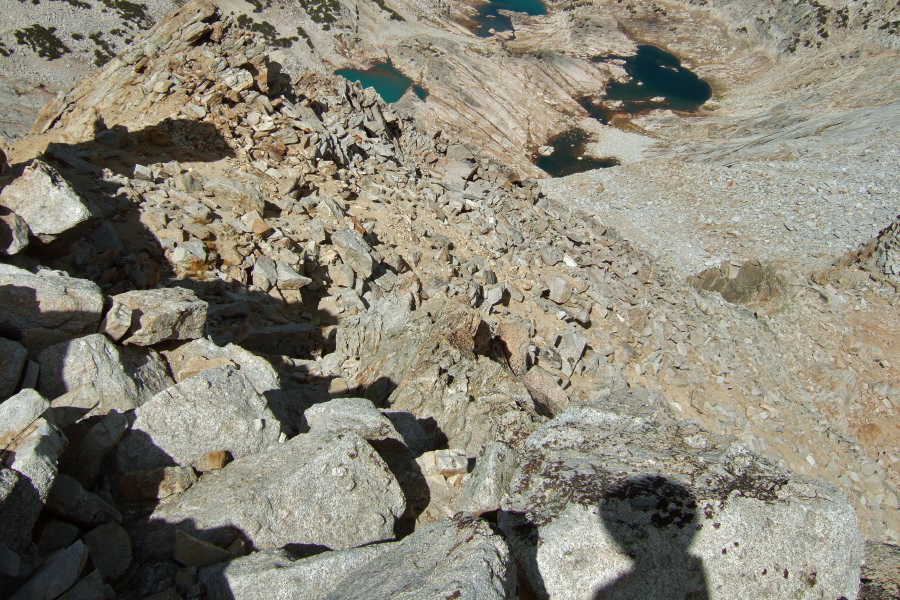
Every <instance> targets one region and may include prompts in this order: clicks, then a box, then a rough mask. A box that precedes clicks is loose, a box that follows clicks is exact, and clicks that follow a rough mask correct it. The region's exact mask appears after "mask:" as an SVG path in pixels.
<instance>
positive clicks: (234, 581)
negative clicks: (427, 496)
mask: <svg viewBox="0 0 900 600" xmlns="http://www.w3.org/2000/svg"><path fill="white" fill-rule="evenodd" d="M509 566H510V565H509V551H508V550H507V548H506V544H505V543H504V542H503V539H502V538H501V537H500V536H499V535H497V534H496V533H494V532H493V531H492V530H491V527H490V526H489V525H488V524H487V523H486V522H484V521H481V520H479V519H473V518H470V517H460V518H455V519H448V520H444V521H437V522H435V523H430V524H429V525H426V526H425V527H423V528H422V529H420V530H419V531H417V532H416V533H414V534H412V535H410V536H409V537H407V538H405V539H404V540H403V541H401V542H394V543H387V544H377V545H372V546H366V547H364V548H354V549H351V550H344V551H339V552H325V553H323V554H319V555H317V556H314V557H312V558H307V559H305V560H297V556H296V555H292V554H291V553H290V552H288V551H284V550H274V551H268V552H257V553H255V554H252V555H250V556H247V557H244V558H240V559H237V560H234V561H231V562H230V563H227V564H221V565H217V566H215V567H209V568H207V569H204V570H203V571H202V572H201V574H200V580H201V581H202V582H203V583H204V584H205V585H206V588H207V591H208V594H209V596H208V597H209V598H210V600H225V599H226V598H227V599H229V600H231V599H234V600H257V599H260V600H262V599H263V598H265V599H266V600H269V599H271V600H319V599H321V598H326V599H328V600H339V599H341V600H343V599H347V600H349V599H351V598H352V599H353V600H381V599H383V598H391V599H393V600H406V599H409V600H432V599H433V600H446V599H447V598H451V599H452V598H478V599H479V600H503V599H505V598H508V597H510V592H511V590H512V588H513V587H514V585H513V584H514V581H513V578H512V577H511V573H510V569H509Z"/></svg>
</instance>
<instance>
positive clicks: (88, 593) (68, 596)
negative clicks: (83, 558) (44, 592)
mask: <svg viewBox="0 0 900 600" xmlns="http://www.w3.org/2000/svg"><path fill="white" fill-rule="evenodd" d="M115 598H116V592H115V591H114V590H113V589H112V588H111V587H110V586H109V585H107V584H105V583H103V575H101V574H100V572H99V571H91V573H90V574H89V575H87V576H86V577H83V578H82V579H81V581H79V582H78V583H76V584H75V585H73V586H72V587H71V588H69V591H67V592H66V593H65V594H63V595H62V596H60V597H59V599H58V600H115Z"/></svg>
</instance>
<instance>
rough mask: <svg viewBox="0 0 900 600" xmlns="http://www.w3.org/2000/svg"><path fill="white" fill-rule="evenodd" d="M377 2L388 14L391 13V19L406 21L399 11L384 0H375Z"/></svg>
mask: <svg viewBox="0 0 900 600" xmlns="http://www.w3.org/2000/svg"><path fill="white" fill-rule="evenodd" d="M375 4H377V5H378V8H380V9H381V10H383V11H384V12H386V13H387V14H388V15H390V19H391V21H405V20H406V19H404V18H403V17H401V16H400V15H398V14H397V12H396V11H395V10H394V9H393V8H391V7H390V6H388V5H387V3H386V2H385V1H384V0H375Z"/></svg>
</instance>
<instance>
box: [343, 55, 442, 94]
mask: <svg viewBox="0 0 900 600" xmlns="http://www.w3.org/2000/svg"><path fill="white" fill-rule="evenodd" d="M334 74H335V75H340V76H341V77H343V78H344V79H347V80H349V81H358V82H359V83H360V84H361V85H362V86H363V87H364V88H367V87H370V88H374V89H375V91H376V92H378V95H379V96H381V99H382V100H384V101H385V102H387V103H388V104H391V103H393V102H396V101H397V100H399V99H400V98H402V97H403V94H405V93H406V90H408V89H409V87H410V86H412V89H413V93H414V94H415V95H416V96H418V97H419V98H420V99H421V100H424V99H425V98H426V96H428V92H426V91H425V90H424V89H423V88H422V87H420V86H418V85H412V79H410V78H409V77H407V76H406V75H404V74H403V73H401V72H400V71H398V70H397V69H395V68H394V66H393V65H392V64H391V61H388V62H386V63H381V64H378V65H375V66H373V67H371V68H369V69H366V70H365V71H362V70H360V69H338V70H337V71H335V72H334Z"/></svg>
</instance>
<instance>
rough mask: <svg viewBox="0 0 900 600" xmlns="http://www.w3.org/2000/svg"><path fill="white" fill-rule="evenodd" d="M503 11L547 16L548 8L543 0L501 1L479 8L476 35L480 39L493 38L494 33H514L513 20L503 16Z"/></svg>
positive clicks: (488, 3)
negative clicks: (501, 12)
mask: <svg viewBox="0 0 900 600" xmlns="http://www.w3.org/2000/svg"><path fill="white" fill-rule="evenodd" d="M501 10H508V11H510V12H519V13H525V14H526V15H546V14H547V7H546V6H544V3H543V2H541V0H500V1H499V2H496V1H495V2H487V3H485V4H482V5H481V6H479V7H478V14H477V15H476V16H475V22H476V23H477V24H478V26H477V27H476V29H475V35H477V36H478V37H483V38H486V37H491V36H492V35H493V34H492V33H491V30H492V29H493V30H494V31H512V29H513V26H512V20H511V19H510V18H509V17H508V16H505V15H501V14H500V11H501Z"/></svg>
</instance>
